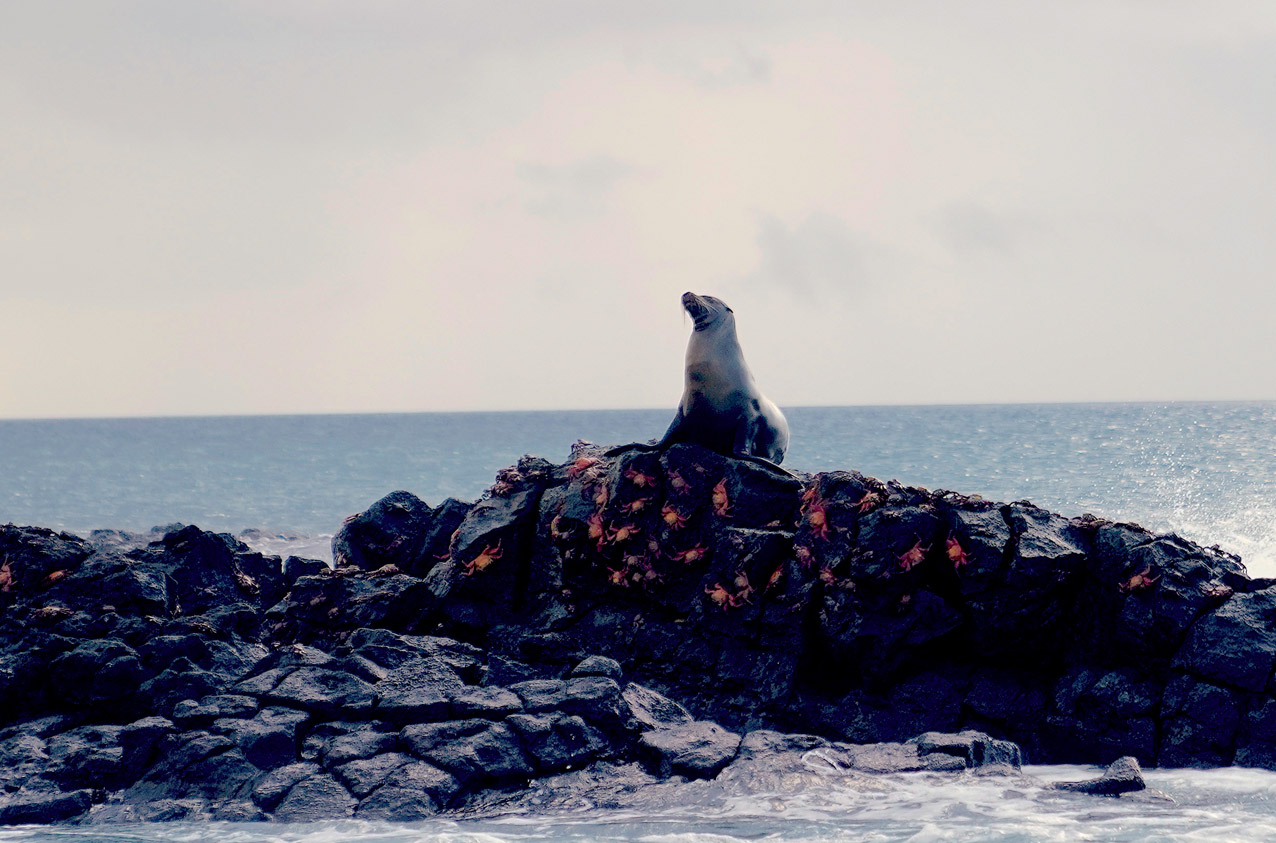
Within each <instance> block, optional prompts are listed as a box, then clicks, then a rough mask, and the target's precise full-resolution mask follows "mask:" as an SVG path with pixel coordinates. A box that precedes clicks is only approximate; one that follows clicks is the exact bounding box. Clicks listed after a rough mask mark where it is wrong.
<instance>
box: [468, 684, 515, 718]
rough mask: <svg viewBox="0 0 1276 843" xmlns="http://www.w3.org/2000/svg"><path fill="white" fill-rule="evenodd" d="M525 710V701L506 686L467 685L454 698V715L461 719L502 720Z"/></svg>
mask: <svg viewBox="0 0 1276 843" xmlns="http://www.w3.org/2000/svg"><path fill="white" fill-rule="evenodd" d="M522 710H523V701H522V700H521V699H519V697H518V695H517V694H515V693H514V692H513V691H510V690H508V689H506V688H496V687H474V686H466V687H465V688H464V689H462V690H461V691H459V692H457V694H456V696H454V697H453V698H452V715H453V716H454V717H458V718H461V719H465V718H470V717H486V718H488V719H489V720H501V719H503V718H505V717H506V716H507V715H510V714H517V713H518V712H520V711H522Z"/></svg>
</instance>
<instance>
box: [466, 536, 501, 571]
mask: <svg viewBox="0 0 1276 843" xmlns="http://www.w3.org/2000/svg"><path fill="white" fill-rule="evenodd" d="M504 555H505V551H504V550H502V549H501V542H500V541H499V540H498V541H497V542H496V546H495V547H493V546H492V545H487V546H486V547H484V548H483V552H482V553H480V554H479V555H478V556H475V557H474V558H473V559H471V560H470V561H469V562H466V563H465V576H467V577H472V576H474V574H475V572H476V571H486V570H487V568H488V566H489V565H491V564H492V563H493V562H495V561H496V560H497V559H500V558H501V557H502V556H504Z"/></svg>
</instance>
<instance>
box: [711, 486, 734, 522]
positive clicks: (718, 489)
mask: <svg viewBox="0 0 1276 843" xmlns="http://www.w3.org/2000/svg"><path fill="white" fill-rule="evenodd" d="M730 510H731V500H730V499H729V498H728V497H727V479H726V478H725V477H724V478H722V479H721V480H719V481H718V485H716V486H714V487H713V511H714V512H715V513H716V514H717V516H718V517H719V518H730V517H731V512H730Z"/></svg>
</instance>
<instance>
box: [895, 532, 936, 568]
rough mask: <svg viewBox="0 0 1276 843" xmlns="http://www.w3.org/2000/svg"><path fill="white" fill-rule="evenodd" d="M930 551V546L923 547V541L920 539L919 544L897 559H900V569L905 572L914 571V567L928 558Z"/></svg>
mask: <svg viewBox="0 0 1276 843" xmlns="http://www.w3.org/2000/svg"><path fill="white" fill-rule="evenodd" d="M928 550H930V545H926V546H925V547H922V540H921V539H918V540H917V544H915V545H913V546H912V547H910V548H909V549H908V550H906V551H904V552H903V553H901V554H900V555H899V556H898V557H897V558H898V559H899V567H901V568H903V569H904V570H905V571H911V570H913V567H914V566H916V565H918V564H920V563H921V561H922V560H923V559H925V558H926V552H927V551H928Z"/></svg>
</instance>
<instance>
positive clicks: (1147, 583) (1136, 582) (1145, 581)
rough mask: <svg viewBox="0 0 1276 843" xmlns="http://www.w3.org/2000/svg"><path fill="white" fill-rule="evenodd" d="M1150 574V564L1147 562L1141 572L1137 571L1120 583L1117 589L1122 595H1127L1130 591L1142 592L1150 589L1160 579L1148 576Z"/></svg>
mask: <svg viewBox="0 0 1276 843" xmlns="http://www.w3.org/2000/svg"><path fill="white" fill-rule="evenodd" d="M1151 573H1152V564H1151V563H1150V562H1149V563H1148V564H1147V565H1144V566H1143V570H1142V571H1139V572H1138V573H1137V574H1135V575H1134V576H1132V577H1130V578H1129V579H1128V580H1126V581H1125V582H1123V583H1121V584H1120V585H1119V586H1117V588H1119V589H1120V590H1121V593H1122V594H1129V593H1130V592H1132V591H1143V590H1144V589H1148V588H1151V587H1152V586H1153V585H1155V584H1156V581H1157V580H1159V579H1160V577H1159V576H1157V577H1153V576H1150V574H1151Z"/></svg>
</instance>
